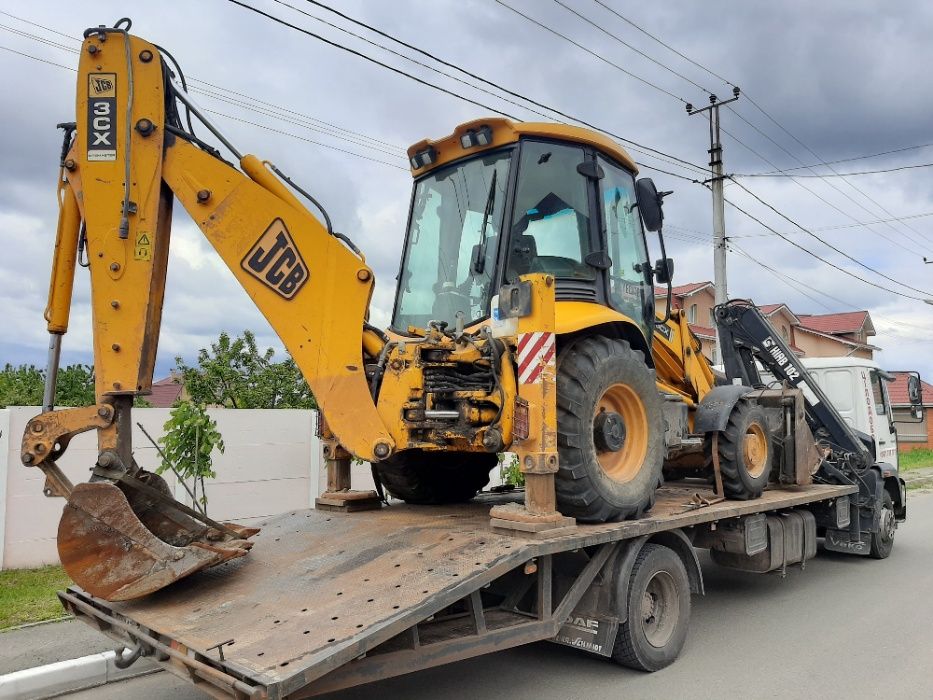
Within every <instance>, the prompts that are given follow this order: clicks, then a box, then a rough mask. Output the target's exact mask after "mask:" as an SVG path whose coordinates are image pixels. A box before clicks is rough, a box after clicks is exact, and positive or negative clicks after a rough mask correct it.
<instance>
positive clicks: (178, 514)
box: [58, 470, 259, 601]
mask: <svg viewBox="0 0 933 700" xmlns="http://www.w3.org/2000/svg"><path fill="white" fill-rule="evenodd" d="M189 512H190V513H192V515H198V516H200V514H197V513H195V512H194V511H191V510H190V509H188V508H187V507H186V506H184V505H182V504H180V503H177V502H175V501H173V499H171V493H170V491H169V489H168V486H167V485H166V484H165V482H164V481H163V480H162V479H161V477H159V476H157V475H155V474H152V473H150V472H145V471H142V470H140V471H139V472H137V473H136V474H135V475H134V476H133V477H131V478H130V479H129V480H128V481H120V482H119V484H114V483H112V482H110V481H92V482H89V483H82V484H78V485H77V486H75V487H74V489H73V490H72V492H71V494H70V496H69V497H68V502H67V503H66V505H65V509H64V513H63V514H62V519H61V522H60V523H59V526H58V553H59V556H60V558H61V562H62V565H63V566H64V568H65V571H66V572H67V573H68V575H69V576H70V577H71V579H72V580H73V581H74V582H75V583H77V584H78V585H79V586H81V588H83V589H84V590H85V591H87V592H88V593H90V594H91V595H93V596H96V597H99V598H103V599H105V600H111V601H117V600H130V599H132V598H139V597H140V596H144V595H147V594H148V593H152V592H153V591H157V590H159V589H160V588H164V587H165V586H168V585H169V584H171V583H173V582H175V581H178V580H179V579H182V578H184V577H185V576H189V575H191V574H193V573H194V572H196V571H200V570H201V569H205V568H207V567H210V566H215V565H217V564H220V563H222V562H225V561H228V560H230V559H235V558H237V557H241V556H243V555H244V554H246V553H247V552H248V551H249V549H250V547H252V544H253V543H252V542H249V541H247V539H248V538H249V537H251V536H253V535H255V534H256V533H257V532H259V530H258V529H256V528H246V527H241V526H238V525H233V524H230V523H215V522H214V521H210V520H207V519H206V518H203V516H200V517H199V519H201V520H206V521H207V523H210V524H204V523H202V522H199V520H198V519H195V518H194V517H192V516H191V515H188V513H189Z"/></svg>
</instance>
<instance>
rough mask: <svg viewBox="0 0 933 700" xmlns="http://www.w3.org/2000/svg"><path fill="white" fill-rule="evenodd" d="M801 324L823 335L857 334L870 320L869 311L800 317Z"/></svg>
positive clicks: (804, 315) (803, 315)
mask: <svg viewBox="0 0 933 700" xmlns="http://www.w3.org/2000/svg"><path fill="white" fill-rule="evenodd" d="M799 318H800V324H801V325H802V326H806V327H807V328H812V329H813V330H815V331H820V332H822V333H830V334H832V335H835V334H836V333H856V332H858V331H860V330H861V329H862V326H864V325H865V322H866V321H867V320H868V312H867V311H846V312H843V313H839V314H816V315H806V314H802V315H800V317H799Z"/></svg>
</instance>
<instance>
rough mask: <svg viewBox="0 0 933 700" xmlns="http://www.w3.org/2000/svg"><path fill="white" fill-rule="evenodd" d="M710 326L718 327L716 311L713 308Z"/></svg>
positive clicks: (710, 314) (710, 315) (710, 313)
mask: <svg viewBox="0 0 933 700" xmlns="http://www.w3.org/2000/svg"><path fill="white" fill-rule="evenodd" d="M709 327H710V328H715V327H716V312H715V311H714V310H713V309H710V310H709Z"/></svg>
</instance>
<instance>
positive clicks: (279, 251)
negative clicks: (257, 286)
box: [240, 219, 308, 299]
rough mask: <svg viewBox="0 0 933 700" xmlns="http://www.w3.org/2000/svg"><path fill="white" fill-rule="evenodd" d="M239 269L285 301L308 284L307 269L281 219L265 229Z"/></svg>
mask: <svg viewBox="0 0 933 700" xmlns="http://www.w3.org/2000/svg"><path fill="white" fill-rule="evenodd" d="M240 265H241V267H242V268H243V269H244V270H246V271H247V272H248V273H249V274H251V275H252V276H253V277H255V278H256V279H258V280H259V281H260V282H262V283H263V284H264V285H266V286H267V287H269V288H271V289H272V290H274V291H275V292H276V293H277V294H279V295H280V296H283V297H285V298H286V299H291V298H292V297H294V296H295V295H296V294H297V293H298V291H299V290H300V289H301V288H302V287H303V286H304V284H305V282H307V281H308V266H307V265H305V261H304V260H303V259H302V258H301V253H299V252H298V247H297V246H296V245H295V241H293V240H292V235H291V234H290V233H289V232H288V229H287V228H285V224H284V222H283V221H282V220H281V219H276V220H275V221H273V222H272V223H271V224H270V225H269V228H267V229H266V231H265V233H263V234H262V236H260V238H259V240H258V241H256V243H255V244H254V245H253V247H252V248H250V250H249V252H248V253H247V254H246V257H244V258H243V260H242V262H241V263H240Z"/></svg>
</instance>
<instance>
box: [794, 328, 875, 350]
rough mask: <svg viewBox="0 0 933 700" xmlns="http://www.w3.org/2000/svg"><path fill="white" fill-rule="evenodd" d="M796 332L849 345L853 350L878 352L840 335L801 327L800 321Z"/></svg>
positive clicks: (873, 346) (868, 344) (868, 345)
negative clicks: (860, 349)
mask: <svg viewBox="0 0 933 700" xmlns="http://www.w3.org/2000/svg"><path fill="white" fill-rule="evenodd" d="M797 330H798V331H803V332H804V333H809V334H811V335H818V336H820V337H821V338H829V339H830V340H835V341H836V342H837V343H842V344H843V345H849V346H851V347H853V348H862V349H865V350H880V349H881V348H879V347H878V346H877V345H871V344H870V343H859V342H856V341H854V340H851V339H849V338H846V337H845V336H842V335H833V334H832V333H824V332H823V331H818V330H816V329H815V328H810V327H808V326H805V325H803V322H802V321H801V323H800V325H799V326H797Z"/></svg>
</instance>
